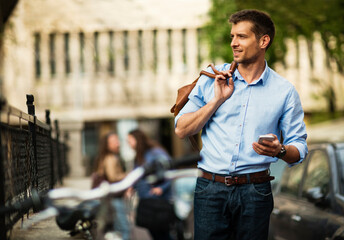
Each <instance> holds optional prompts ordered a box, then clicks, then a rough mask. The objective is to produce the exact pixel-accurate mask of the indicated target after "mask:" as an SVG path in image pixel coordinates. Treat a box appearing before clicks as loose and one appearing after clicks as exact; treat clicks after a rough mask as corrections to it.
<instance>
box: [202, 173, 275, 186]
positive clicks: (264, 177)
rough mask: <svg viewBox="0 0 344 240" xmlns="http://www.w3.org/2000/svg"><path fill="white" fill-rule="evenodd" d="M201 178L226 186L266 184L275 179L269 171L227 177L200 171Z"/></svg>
mask: <svg viewBox="0 0 344 240" xmlns="http://www.w3.org/2000/svg"><path fill="white" fill-rule="evenodd" d="M201 177H202V178H205V179H208V180H211V181H215V182H220V183H224V184H226V185H227V186H231V185H240V184H248V183H263V182H268V181H271V180H273V179H275V177H273V176H270V171H269V170H264V171H261V172H255V173H248V174H240V175H229V176H221V175H217V174H214V173H209V172H205V171H202V176H201Z"/></svg>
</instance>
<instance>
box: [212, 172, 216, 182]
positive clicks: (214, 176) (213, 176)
mask: <svg viewBox="0 0 344 240" xmlns="http://www.w3.org/2000/svg"><path fill="white" fill-rule="evenodd" d="M212 176H213V179H212V181H213V182H215V173H213V174H212Z"/></svg>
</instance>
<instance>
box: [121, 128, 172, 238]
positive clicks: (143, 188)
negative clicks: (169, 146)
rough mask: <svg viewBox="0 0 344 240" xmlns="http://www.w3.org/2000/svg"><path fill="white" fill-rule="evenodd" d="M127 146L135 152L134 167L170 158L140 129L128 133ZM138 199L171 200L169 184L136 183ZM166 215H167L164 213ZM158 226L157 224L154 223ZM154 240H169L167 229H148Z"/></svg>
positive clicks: (142, 181) (167, 182)
mask: <svg viewBox="0 0 344 240" xmlns="http://www.w3.org/2000/svg"><path fill="white" fill-rule="evenodd" d="M127 140H128V144H129V145H130V147H131V148H132V149H134V150H135V152H136V156H135V159H134V165H135V167H138V166H141V165H142V164H144V163H149V162H152V161H154V160H156V159H159V160H160V161H169V160H170V159H171V157H170V156H169V154H168V153H167V151H166V150H165V149H164V148H163V147H162V146H161V145H160V144H159V143H157V142H156V141H154V140H152V139H150V138H149V137H148V136H147V135H146V134H145V133H144V132H143V131H141V130H140V129H135V130H132V131H130V132H129V134H128V137H127ZM134 188H135V190H136V191H137V193H138V196H139V199H140V200H141V199H155V198H161V199H165V200H168V201H169V200H171V196H172V192H171V182H170V181H164V182H162V183H159V184H154V185H152V184H149V183H148V182H147V181H146V180H144V179H143V180H140V181H138V182H137V183H136V184H135V186H134ZM166 214H167V213H166ZM156 224H159V223H156ZM148 230H149V232H150V234H151V236H152V238H153V239H154V240H169V239H171V237H170V233H169V229H168V228H167V229H166V228H165V226H164V228H159V229H157V228H148Z"/></svg>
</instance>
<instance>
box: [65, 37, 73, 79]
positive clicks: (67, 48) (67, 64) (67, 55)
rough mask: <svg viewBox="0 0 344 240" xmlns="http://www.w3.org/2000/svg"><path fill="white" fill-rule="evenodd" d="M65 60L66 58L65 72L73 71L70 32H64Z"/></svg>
mask: <svg viewBox="0 0 344 240" xmlns="http://www.w3.org/2000/svg"><path fill="white" fill-rule="evenodd" d="M64 60H65V73H66V74H69V73H70V72H71V64H70V55H69V33H65V34H64Z"/></svg>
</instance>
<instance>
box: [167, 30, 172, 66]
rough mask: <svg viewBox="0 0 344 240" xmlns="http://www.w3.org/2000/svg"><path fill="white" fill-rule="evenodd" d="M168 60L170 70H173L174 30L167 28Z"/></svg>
mask: <svg viewBox="0 0 344 240" xmlns="http://www.w3.org/2000/svg"><path fill="white" fill-rule="evenodd" d="M167 54H168V56H167V61H168V69H169V70H170V72H171V71H172V30H171V29H168V30H167Z"/></svg>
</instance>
